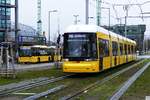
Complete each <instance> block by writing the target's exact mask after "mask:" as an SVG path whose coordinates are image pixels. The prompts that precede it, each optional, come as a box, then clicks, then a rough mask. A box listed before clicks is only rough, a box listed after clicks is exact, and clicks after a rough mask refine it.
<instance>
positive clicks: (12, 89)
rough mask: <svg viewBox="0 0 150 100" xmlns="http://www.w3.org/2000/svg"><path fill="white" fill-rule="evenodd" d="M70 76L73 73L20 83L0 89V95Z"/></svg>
mask: <svg viewBox="0 0 150 100" xmlns="http://www.w3.org/2000/svg"><path fill="white" fill-rule="evenodd" d="M70 76H73V74H72V75H66V76H61V77H57V78H54V79H48V78H46V79H43V80H39V81H36V82H31V83H26V84H22V85H19V86H14V87H12V88H5V89H1V90H0V97H4V96H7V95H10V94H11V93H13V92H19V91H22V90H26V89H31V88H34V87H38V86H42V85H46V84H49V83H53V82H57V81H60V80H64V79H66V78H68V77H70Z"/></svg>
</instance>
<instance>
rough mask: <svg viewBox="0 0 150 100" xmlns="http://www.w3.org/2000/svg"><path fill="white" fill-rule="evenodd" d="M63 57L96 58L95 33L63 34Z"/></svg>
mask: <svg viewBox="0 0 150 100" xmlns="http://www.w3.org/2000/svg"><path fill="white" fill-rule="evenodd" d="M64 58H81V59H82V58H85V59H91V58H97V52H96V34H92V33H67V34H65V35H64Z"/></svg>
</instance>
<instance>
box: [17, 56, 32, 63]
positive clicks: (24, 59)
mask: <svg viewBox="0 0 150 100" xmlns="http://www.w3.org/2000/svg"><path fill="white" fill-rule="evenodd" d="M18 62H19V63H28V62H30V57H19V58H18Z"/></svg>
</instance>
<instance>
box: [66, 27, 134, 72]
mask: <svg viewBox="0 0 150 100" xmlns="http://www.w3.org/2000/svg"><path fill="white" fill-rule="evenodd" d="M135 48H136V42H135V41H133V40H131V39H128V38H126V37H123V36H120V35H118V34H116V33H113V32H111V31H108V30H106V29H104V28H102V27H99V26H96V25H72V26H69V27H68V28H67V30H66V32H65V33H64V49H63V72H69V73H94V72H101V71H103V70H106V69H109V68H112V67H115V66H118V65H121V64H124V63H127V62H131V61H133V60H135V59H136V53H135V51H136V50H135Z"/></svg>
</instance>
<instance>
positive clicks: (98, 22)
mask: <svg viewBox="0 0 150 100" xmlns="http://www.w3.org/2000/svg"><path fill="white" fill-rule="evenodd" d="M96 5H97V11H96V16H97V25H98V26H101V0H97V1H96Z"/></svg>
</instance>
